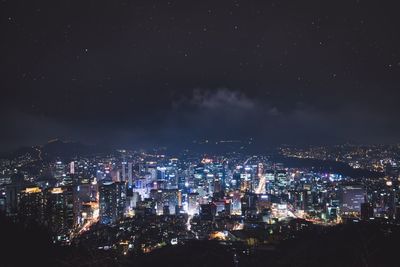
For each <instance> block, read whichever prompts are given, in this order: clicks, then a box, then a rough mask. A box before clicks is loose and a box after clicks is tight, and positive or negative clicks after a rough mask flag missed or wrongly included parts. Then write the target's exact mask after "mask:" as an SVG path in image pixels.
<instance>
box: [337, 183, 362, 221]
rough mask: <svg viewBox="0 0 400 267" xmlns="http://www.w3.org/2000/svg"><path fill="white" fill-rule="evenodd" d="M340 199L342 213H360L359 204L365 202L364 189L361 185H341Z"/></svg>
mask: <svg viewBox="0 0 400 267" xmlns="http://www.w3.org/2000/svg"><path fill="white" fill-rule="evenodd" d="M340 200H341V201H340V211H341V213H342V214H344V215H347V214H351V213H360V212H361V204H362V203H364V202H365V190H364V188H363V187H361V186H343V187H342V189H341V198H340Z"/></svg>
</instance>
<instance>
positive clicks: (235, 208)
mask: <svg viewBox="0 0 400 267" xmlns="http://www.w3.org/2000/svg"><path fill="white" fill-rule="evenodd" d="M231 197H232V204H231V215H242V202H241V194H240V192H239V191H235V192H233V193H232V194H231Z"/></svg>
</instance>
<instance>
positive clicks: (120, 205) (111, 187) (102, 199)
mask: <svg viewBox="0 0 400 267" xmlns="http://www.w3.org/2000/svg"><path fill="white" fill-rule="evenodd" d="M125 194H126V186H125V183H123V182H122V183H119V182H104V183H102V184H101V185H100V188H99V206H100V222H101V223H103V224H112V223H115V222H116V221H117V220H118V219H120V218H122V217H123V215H124V210H125V202H126V195H125Z"/></svg>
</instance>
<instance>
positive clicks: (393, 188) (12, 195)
mask: <svg viewBox="0 0 400 267" xmlns="http://www.w3.org/2000/svg"><path fill="white" fill-rule="evenodd" d="M70 145H72V144H71V143H68V142H63V141H60V140H52V141H50V142H49V143H48V144H46V145H44V146H37V147H32V148H31V149H30V150H29V151H27V152H26V153H25V154H23V155H20V156H18V157H17V158H14V159H11V158H8V159H2V160H1V181H2V184H1V187H0V190H1V198H0V200H1V201H0V204H1V206H0V208H1V211H2V212H4V213H5V214H6V216H7V217H8V219H10V220H12V221H15V222H18V223H21V224H24V225H32V224H35V225H38V226H45V227H46V228H47V229H48V230H49V233H51V237H52V240H53V243H54V244H57V245H59V246H61V247H70V246H73V247H80V246H82V247H85V248H86V249H89V250H91V251H99V250H100V251H105V252H106V253H112V254H113V255H116V257H117V258H118V259H119V260H120V259H121V257H122V258H123V257H132V256H133V257H135V256H137V255H142V254H148V253H151V252H153V251H156V250H158V249H162V248H164V247H174V246H185V244H188V243H189V244H190V243H191V242H196V241H198V242H201V241H204V242H206V241H207V242H217V243H219V244H223V246H226V247H227V249H229V250H233V254H232V255H234V258H232V262H234V261H237V264H239V263H240V261H241V260H242V259H243V258H247V257H251V256H252V254H253V253H256V251H258V250H263V249H271V248H272V247H274V246H276V245H277V244H279V243H281V242H285V241H286V240H290V239H296V238H297V236H298V235H301V234H302V233H303V232H307V231H315V229H324V228H326V229H329V228H332V227H335V226H336V227H337V226H339V225H347V224H360V223H361V224H364V223H373V224H383V225H386V226H392V227H398V225H399V224H400V169H399V168H397V166H399V165H398V164H400V147H398V148H397V150H396V151H394V150H393V151H392V154H391V155H392V157H390V158H387V156H385V161H386V162H389V163H387V164H385V165H384V166H383V169H381V172H373V171H368V170H367V171H365V172H363V173H360V174H357V173H350V174H347V173H346V171H343V169H340V168H338V167H336V168H332V167H331V166H329V165H326V166H322V167H321V166H320V167H319V168H316V167H315V166H313V167H307V164H304V166H305V167H294V166H297V165H299V164H298V163H296V162H290V161H291V160H294V161H296V160H298V157H299V155H298V154H296V155H297V156H296V157H294V156H293V157H287V156H284V155H283V154H282V153H285V155H287V153H288V151H289V148H286V149H285V150H282V149H280V148H278V149H276V150H273V151H270V152H269V153H266V154H264V155H251V154H247V153H243V152H242V153H237V152H235V151H232V152H228V153H225V154H223V155H219V154H214V155H211V154H203V153H197V152H195V151H193V152H190V151H189V150H185V151H183V152H182V153H178V154H175V153H174V154H173V155H170V154H169V153H168V150H164V149H161V150H153V152H151V153H149V152H140V151H133V150H122V149H119V150H115V151H111V152H109V153H93V154H87V155H74V156H73V157H71V158H69V159H68V160H66V159H65V158H64V159H62V158H61V157H57V156H54V155H52V156H50V155H49V154H48V152H46V151H49V150H50V148H51V147H52V146H62V147H64V149H68V147H69V146H70ZM392 148H393V147H392ZM322 149H323V148H319V151H321V150H322ZM352 149H353V150H350V151H349V150H346V151H347V152H348V153H357V151H359V149H360V148H359V147H357V146H354V147H352ZM370 149H371V150H372V149H374V147H371V148H370ZM282 151H284V152H282ZM296 151H297V150H296ZM329 151H330V148H326V150H325V153H324V154H325V155H327V157H329V158H331V157H336V156H335V154H333V155H331V154H329V153H330V152H329ZM298 153H299V152H298ZM43 155H48V156H47V158H43ZM307 155H310V154H309V153H308V154H307ZM376 155H381V154H380V153H377V154H376ZM369 160H370V161H371V162H370V163H368V162H366V163H365V164H367V165H368V166H369V164H372V162H380V160H379V158H378V157H371V158H370V159H369ZM321 162H324V161H321ZM342 164H344V163H342ZM328 169H331V171H327V170H328ZM351 169H352V170H357V168H356V169H353V168H351ZM360 175H362V176H360ZM232 257H233V256H232ZM119 260H117V262H118V261H119Z"/></svg>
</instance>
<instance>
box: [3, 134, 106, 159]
mask: <svg viewBox="0 0 400 267" xmlns="http://www.w3.org/2000/svg"><path fill="white" fill-rule="evenodd" d="M110 151H111V150H110V149H108V148H105V147H98V146H93V145H86V144H83V143H80V142H73V141H63V140H59V139H55V140H51V141H49V142H48V143H46V144H44V145H42V146H32V147H22V148H19V149H17V150H15V151H12V152H10V153H5V154H3V155H2V158H8V159H15V158H18V157H21V156H23V155H26V154H29V155H30V156H31V157H32V158H34V159H37V160H43V161H54V160H55V159H60V160H70V159H72V158H74V157H76V156H90V155H93V154H97V153H107V152H110Z"/></svg>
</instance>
